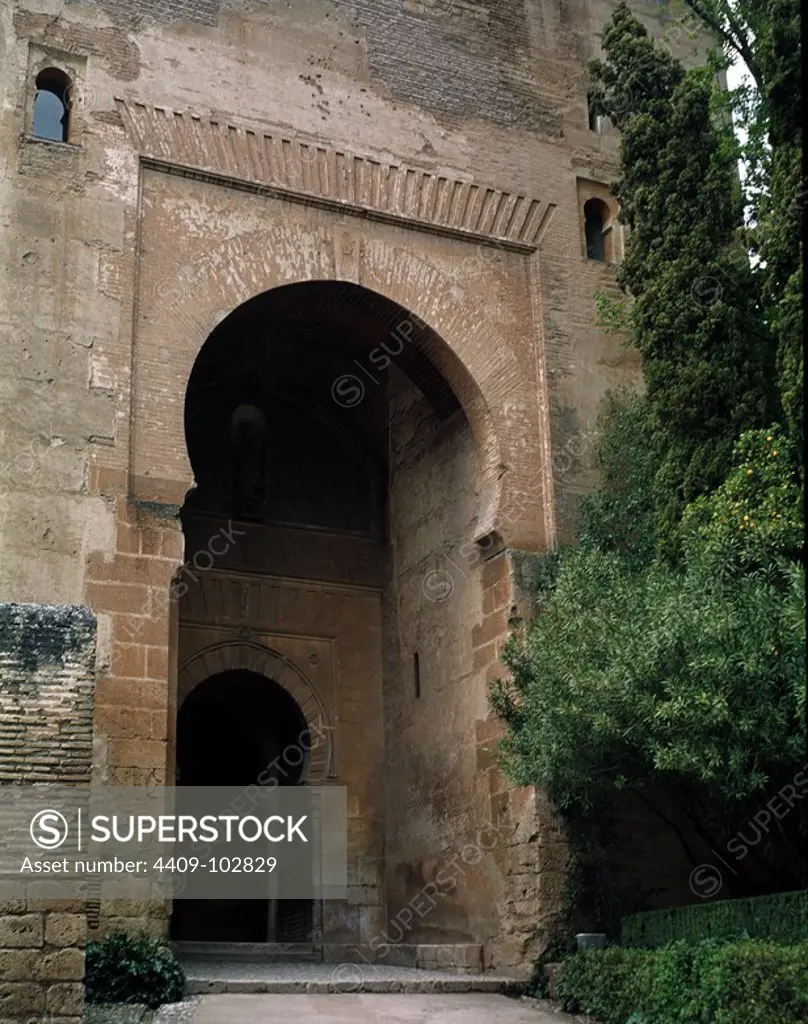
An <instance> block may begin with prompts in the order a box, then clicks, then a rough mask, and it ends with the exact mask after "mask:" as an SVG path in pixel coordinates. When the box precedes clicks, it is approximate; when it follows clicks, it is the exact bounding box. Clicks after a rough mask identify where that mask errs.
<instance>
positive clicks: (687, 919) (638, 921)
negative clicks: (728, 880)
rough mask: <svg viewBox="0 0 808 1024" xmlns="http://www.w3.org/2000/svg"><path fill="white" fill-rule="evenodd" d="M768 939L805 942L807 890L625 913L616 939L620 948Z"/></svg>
mask: <svg viewBox="0 0 808 1024" xmlns="http://www.w3.org/2000/svg"><path fill="white" fill-rule="evenodd" d="M747 936H748V937H749V938H750V939H770V940H772V941H775V942H806V941H808V890H802V891H800V892H783V893H777V894H776V895H774V896H756V897H753V898H752V899H745V900H717V901H716V902H715V903H697V904H693V905H691V906H689V907H674V908H672V909H670V910H651V911H648V912H647V913H643V914H632V915H631V916H630V917H624V918H623V922H622V927H621V930H620V941H621V943H622V944H623V945H624V946H643V947H654V946H664V945H665V944H666V943H668V942H674V941H675V940H676V939H689V940H690V941H692V942H698V941H699V940H700V939H740V938H744V937H747Z"/></svg>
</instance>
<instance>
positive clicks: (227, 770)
mask: <svg viewBox="0 0 808 1024" xmlns="http://www.w3.org/2000/svg"><path fill="white" fill-rule="evenodd" d="M309 746H310V744H309V735H308V730H307V728H306V721H305V718H304V717H303V713H302V712H301V710H300V708H299V707H298V705H297V702H296V701H295V700H294V698H293V697H292V696H291V695H290V694H289V693H287V692H286V690H284V689H283V688H282V687H281V686H279V685H278V684H277V683H276V682H274V681H273V680H271V679H267V678H265V677H264V676H261V675H258V674H257V673H255V672H249V671H247V670H232V671H228V672H222V673H219V674H218V675H214V676H211V677H210V678H209V679H206V680H205V681H204V682H202V683H200V684H199V686H197V687H196V688H195V689H194V690H193V691H192V692H191V693H190V694H189V695H188V697H187V698H186V699H185V701H184V702H183V704H182V707H181V708H180V710H179V714H178V716H177V772H178V778H177V784H178V785H181V786H233V787H238V788H244V789H246V788H247V787H248V786H254V785H281V786H294V785H299V784H300V782H301V781H302V779H303V777H304V774H305V768H306V762H305V758H303V757H301V752H306V751H307V750H308V749H309ZM285 751H286V752H287V753H288V757H284V752H285ZM298 762H300V763H298ZM311 920H312V915H311V904H310V902H307V901H302V900H277V901H273V904H272V905H270V901H269V900H205V899H178V900H175V902H174V912H173V915H172V923H171V930H172V937H173V938H175V939H188V940H193V941H197V942H205V941H210V942H267V941H279V942H281V941H283V942H304V941H307V939H308V938H309V935H310V932H311Z"/></svg>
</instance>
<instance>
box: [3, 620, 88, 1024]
mask: <svg viewBox="0 0 808 1024" xmlns="http://www.w3.org/2000/svg"><path fill="white" fill-rule="evenodd" d="M95 640H96V622H95V617H94V616H93V615H92V613H91V612H90V611H89V609H87V608H83V607H49V606H42V605H19V604H0V801H2V796H3V793H2V790H3V787H5V786H13V785H14V784H19V783H30V782H50V783H62V784H65V783H70V784H81V783H85V784H86V783H89V781H90V773H91V764H92V716H93V691H94V684H95ZM86 932H87V908H86V904H85V903H84V902H82V901H77V900H72V901H69V900H51V899H49V900H44V899H41V898H39V899H38V898H37V891H36V883H31V884H29V885H28V886H25V887H23V886H22V885H21V886H20V893H19V897H18V898H15V899H10V900H6V901H2V902H0V1021H2V1022H3V1024H80V1022H81V1020H82V1014H83V1008H84V987H83V985H82V979H83V977H84V944H85V939H86Z"/></svg>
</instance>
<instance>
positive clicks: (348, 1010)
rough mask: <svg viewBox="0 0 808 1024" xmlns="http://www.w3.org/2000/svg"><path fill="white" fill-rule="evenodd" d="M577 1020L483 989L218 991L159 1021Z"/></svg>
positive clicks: (425, 1023)
mask: <svg viewBox="0 0 808 1024" xmlns="http://www.w3.org/2000/svg"><path fill="white" fill-rule="evenodd" d="M297 1021H303V1022H306V1024H356V1022H357V1021H358V1022H361V1024H572V1022H573V1021H574V1018H572V1017H569V1016H567V1015H566V1014H558V1013H554V1012H553V1011H552V1010H549V1009H547V1008H545V1007H544V1005H543V1004H540V1003H537V1004H533V1003H532V1002H529V1001H523V1000H519V999H509V998H508V997H507V996H502V995H490V994H487V993H480V992H467V993H462V994H461V993H456V994H452V993H447V994H429V995H427V994H411V993H385V994H383V995H377V994H373V993H365V992H361V993H358V994H355V995H350V994H344V993H340V994H331V995H302V994H301V995H215V996H204V997H202V998H199V999H196V1000H193V1001H191V1002H189V1003H187V1004H181V1005H179V1006H176V1007H164V1008H163V1010H162V1011H161V1012H160V1013H159V1014H158V1016H157V1018H156V1020H155V1022H154V1024H296V1022H297Z"/></svg>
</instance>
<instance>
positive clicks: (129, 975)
mask: <svg viewBox="0 0 808 1024" xmlns="http://www.w3.org/2000/svg"><path fill="white" fill-rule="evenodd" d="M85 986H86V997H87V1002H88V1003H142V1004H144V1005H146V1006H148V1007H150V1008H151V1009H156V1008H157V1007H158V1006H161V1005H162V1004H163V1003H175V1002H178V1001H179V1000H180V999H182V997H183V995H184V994H185V973H184V972H183V969H182V967H180V965H179V963H178V962H177V959H176V957H175V956H174V954H173V952H172V951H171V950H170V949H169V947H168V946H167V945H166V944H165V942H164V941H163V940H162V939H152V938H149V937H148V936H146V935H139V936H133V935H124V934H122V933H113V934H111V935H107V937H106V938H105V939H102V940H100V941H93V942H88V943H87V962H86V977H85Z"/></svg>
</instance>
